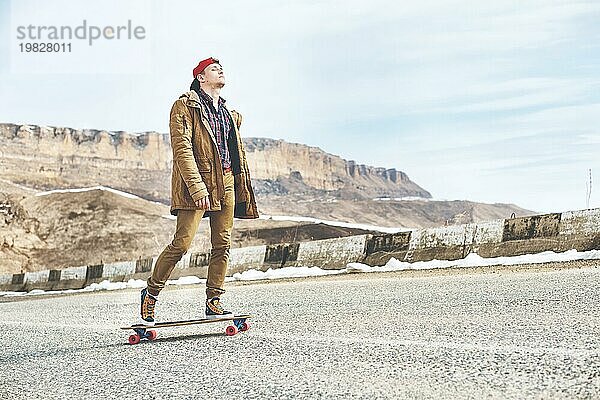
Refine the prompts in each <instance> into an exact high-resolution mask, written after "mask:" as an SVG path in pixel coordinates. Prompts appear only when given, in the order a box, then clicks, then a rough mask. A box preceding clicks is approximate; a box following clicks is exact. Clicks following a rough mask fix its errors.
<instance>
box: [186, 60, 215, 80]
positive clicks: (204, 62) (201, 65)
mask: <svg viewBox="0 0 600 400" xmlns="http://www.w3.org/2000/svg"><path fill="white" fill-rule="evenodd" d="M212 63H217V64H219V60H217V59H216V58H212V57H208V58H207V59H205V60H202V61H200V62H199V63H198V66H197V67H196V68H194V70H193V71H192V73H193V74H194V78H195V77H196V76H198V74H199V73H200V72H202V71H204V68H206V67H208V66H209V65H210V64H212Z"/></svg>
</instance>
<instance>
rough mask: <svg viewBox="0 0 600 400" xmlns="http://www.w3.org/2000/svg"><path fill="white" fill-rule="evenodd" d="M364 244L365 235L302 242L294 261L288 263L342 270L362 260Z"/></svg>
mask: <svg viewBox="0 0 600 400" xmlns="http://www.w3.org/2000/svg"><path fill="white" fill-rule="evenodd" d="M366 242H367V235H356V236H347V237H342V238H335V239H323V240H315V241H314V242H302V243H300V246H299V248H298V257H297V259H296V261H292V262H290V263H289V266H305V267H320V268H323V269H337V268H344V267H345V266H346V264H348V263H349V262H356V261H359V260H362V259H364V254H365V245H366ZM286 266H288V263H286Z"/></svg>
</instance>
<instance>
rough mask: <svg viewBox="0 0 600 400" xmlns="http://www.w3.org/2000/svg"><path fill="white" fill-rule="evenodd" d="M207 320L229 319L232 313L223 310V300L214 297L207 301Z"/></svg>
mask: <svg viewBox="0 0 600 400" xmlns="http://www.w3.org/2000/svg"><path fill="white" fill-rule="evenodd" d="M205 314H206V318H211V319H212V318H220V317H229V316H231V315H232V313H231V311H227V310H224V309H223V306H222V305H221V299H219V298H218V297H213V298H211V299H207V300H206V312H205Z"/></svg>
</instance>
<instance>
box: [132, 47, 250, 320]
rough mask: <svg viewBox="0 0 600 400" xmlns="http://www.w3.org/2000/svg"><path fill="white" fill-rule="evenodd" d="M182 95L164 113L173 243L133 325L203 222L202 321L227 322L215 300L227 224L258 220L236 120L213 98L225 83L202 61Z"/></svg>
mask: <svg viewBox="0 0 600 400" xmlns="http://www.w3.org/2000/svg"><path fill="white" fill-rule="evenodd" d="M192 73H193V76H194V80H193V82H192V85H191V87H190V91H188V92H186V93H184V94H182V95H181V96H179V99H177V100H176V101H175V103H174V104H173V107H172V108H171V115H170V121H169V130H170V133H171V146H172V148H173V174H172V177H171V214H172V215H176V216H177V227H176V229H175V235H174V237H173V241H172V242H171V243H170V244H169V245H168V246H167V247H166V248H165V249H164V250H163V252H162V253H161V254H160V256H159V257H158V259H157V260H156V264H155V266H154V269H153V270H152V274H151V275H150V277H149V278H148V280H147V287H146V288H145V289H143V290H142V292H141V310H140V312H141V318H142V320H143V323H144V324H146V325H154V318H155V313H154V309H155V305H156V302H157V299H158V295H159V293H160V291H161V290H162V289H163V288H164V286H165V283H166V281H167V279H168V278H169V276H170V275H171V272H172V271H173V268H174V267H175V264H176V263H177V262H178V261H179V260H181V258H182V256H183V255H184V254H185V253H186V252H187V251H188V249H189V247H190V245H191V243H192V240H193V238H194V236H195V234H196V231H197V229H198V225H199V223H200V221H201V220H202V218H203V217H205V216H209V217H210V234H211V245H212V249H211V252H210V259H209V264H208V278H207V280H206V303H205V314H206V317H207V318H217V317H219V316H222V315H224V314H231V312H230V311H227V310H225V309H224V308H223V306H222V304H221V295H222V294H223V293H225V290H224V289H223V283H224V281H225V273H226V271H227V264H228V261H229V249H230V241H231V231H232V228H233V218H234V217H236V218H244V219H250V218H258V210H257V208H256V201H255V198H254V192H253V190H252V185H251V181H250V172H249V170H248V164H247V162H246V153H245V151H244V146H243V143H242V140H241V138H240V134H239V128H240V125H241V122H242V116H241V115H240V114H239V113H237V112H236V111H233V110H232V111H231V112H230V111H229V110H228V109H227V107H225V99H223V98H222V97H220V93H221V89H222V88H223V86H224V85H225V76H224V74H223V68H222V67H221V64H220V62H219V60H217V59H215V58H212V57H209V58H207V59H204V60H202V61H200V62H199V63H198V65H197V66H196V68H194V70H193V71H192Z"/></svg>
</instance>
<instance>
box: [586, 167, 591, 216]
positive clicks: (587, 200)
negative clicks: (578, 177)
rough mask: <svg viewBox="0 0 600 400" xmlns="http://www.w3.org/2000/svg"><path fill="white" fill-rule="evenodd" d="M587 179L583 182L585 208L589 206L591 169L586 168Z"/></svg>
mask: <svg viewBox="0 0 600 400" xmlns="http://www.w3.org/2000/svg"><path fill="white" fill-rule="evenodd" d="M588 176H589V179H588V181H587V182H586V183H585V188H586V193H585V194H586V196H585V208H590V198H591V197H592V169H591V168H590V169H588Z"/></svg>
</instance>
